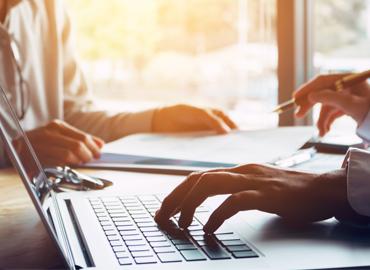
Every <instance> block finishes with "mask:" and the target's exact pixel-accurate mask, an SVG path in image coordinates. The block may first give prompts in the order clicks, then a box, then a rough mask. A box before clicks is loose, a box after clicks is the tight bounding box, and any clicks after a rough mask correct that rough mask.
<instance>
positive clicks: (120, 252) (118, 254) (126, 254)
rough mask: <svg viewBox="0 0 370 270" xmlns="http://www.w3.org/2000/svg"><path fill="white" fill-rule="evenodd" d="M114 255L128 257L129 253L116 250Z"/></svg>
mask: <svg viewBox="0 0 370 270" xmlns="http://www.w3.org/2000/svg"><path fill="white" fill-rule="evenodd" d="M116 257H117V258H129V257H130V255H129V253H127V252H125V251H119V252H116Z"/></svg>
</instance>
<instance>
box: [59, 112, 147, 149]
mask: <svg viewBox="0 0 370 270" xmlns="http://www.w3.org/2000/svg"><path fill="white" fill-rule="evenodd" d="M153 113H154V110H147V111H142V112H136V113H119V114H110V113H108V112H105V111H87V112H85V111H74V112H69V113H66V114H65V121H66V122H68V123H69V124H71V125H73V126H75V127H77V128H79V129H81V130H83V131H85V132H87V133H90V134H92V135H95V136H98V137H100V138H102V139H103V140H105V141H106V142H109V141H113V140H116V139H119V138H121V137H123V136H127V135H130V134H134V133H144V132H151V131H152V118H153Z"/></svg>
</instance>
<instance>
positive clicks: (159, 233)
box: [143, 231, 163, 237]
mask: <svg viewBox="0 0 370 270" xmlns="http://www.w3.org/2000/svg"><path fill="white" fill-rule="evenodd" d="M143 234H144V236H146V237H148V236H163V233H161V232H160V231H155V232H143Z"/></svg>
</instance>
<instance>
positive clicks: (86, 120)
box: [0, 0, 153, 141]
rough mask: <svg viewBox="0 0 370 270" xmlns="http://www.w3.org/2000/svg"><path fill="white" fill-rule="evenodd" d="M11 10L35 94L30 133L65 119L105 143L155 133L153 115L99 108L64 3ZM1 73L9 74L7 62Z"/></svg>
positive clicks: (16, 5)
mask: <svg viewBox="0 0 370 270" xmlns="http://www.w3.org/2000/svg"><path fill="white" fill-rule="evenodd" d="M10 5H11V6H12V7H11V8H10V10H9V11H8V13H7V18H6V23H5V24H4V26H5V27H6V28H7V30H8V32H9V33H10V34H12V35H13V36H14V39H15V40H16V42H17V43H18V44H19V51H20V56H21V57H20V63H19V64H20V66H21V69H22V74H23V77H24V78H25V80H26V82H27V84H28V88H29V91H30V94H29V106H28V109H27V112H26V115H25V117H24V119H23V120H22V121H21V122H22V125H23V128H24V129H25V130H30V129H34V128H36V127H39V126H42V125H45V124H46V123H48V122H50V121H51V120H53V119H63V120H65V121H66V122H68V123H69V124H71V125H73V126H75V127H77V128H79V129H81V130H84V131H85V132H88V133H90V134H93V135H96V136H99V137H101V138H103V139H104V140H105V141H111V140H114V139H117V138H120V137H122V136H125V135H128V134H132V133H137V132H150V131H151V123H152V115H153V110H149V111H144V112H139V113H120V114H115V115H112V114H110V113H108V112H105V111H97V110H96V109H95V108H94V104H93V101H92V98H91V93H90V90H89V87H88V85H87V83H86V81H85V78H84V75H83V73H82V71H81V69H80V66H79V64H78V61H77V60H76V55H75V52H74V49H73V40H72V35H71V24H70V20H69V18H68V16H67V14H66V11H65V8H64V6H63V2H62V0H21V1H20V0H10ZM0 60H1V59H0ZM0 73H1V74H4V73H5V71H4V65H2V64H1V62H0ZM1 83H2V84H5V85H3V86H4V87H8V86H7V85H6V83H4V82H1ZM107 90H108V89H107Z"/></svg>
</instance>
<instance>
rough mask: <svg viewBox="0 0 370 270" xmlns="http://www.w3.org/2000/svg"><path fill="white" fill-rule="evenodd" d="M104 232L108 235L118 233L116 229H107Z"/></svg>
mask: <svg viewBox="0 0 370 270" xmlns="http://www.w3.org/2000/svg"><path fill="white" fill-rule="evenodd" d="M104 233H105V235H106V236H109V235H117V233H116V231H114V230H107V231H104Z"/></svg>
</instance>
